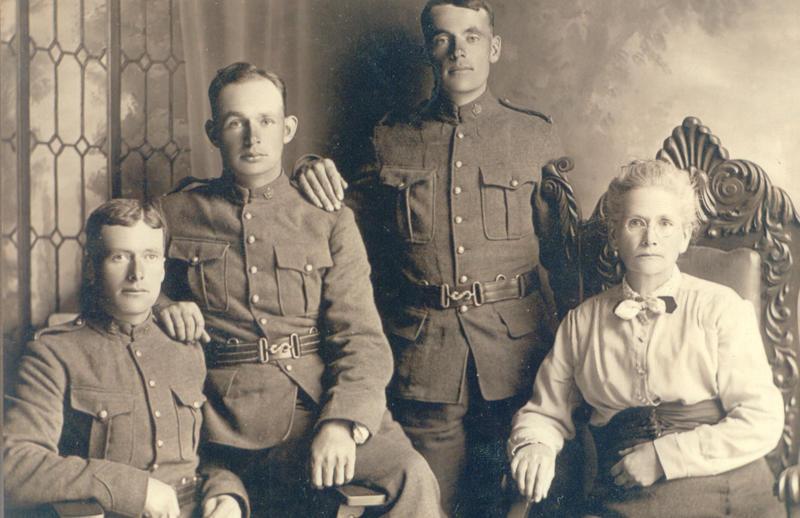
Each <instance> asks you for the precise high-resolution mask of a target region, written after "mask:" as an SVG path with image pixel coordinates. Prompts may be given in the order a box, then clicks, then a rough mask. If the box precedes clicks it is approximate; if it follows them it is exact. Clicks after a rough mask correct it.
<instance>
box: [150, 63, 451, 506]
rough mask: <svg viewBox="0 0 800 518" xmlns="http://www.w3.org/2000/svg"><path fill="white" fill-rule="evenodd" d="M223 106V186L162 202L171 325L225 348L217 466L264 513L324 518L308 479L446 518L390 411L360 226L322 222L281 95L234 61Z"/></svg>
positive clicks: (224, 74)
mask: <svg viewBox="0 0 800 518" xmlns="http://www.w3.org/2000/svg"><path fill="white" fill-rule="evenodd" d="M209 100H210V102H211V109H212V119H211V120H209V121H208V122H207V123H206V130H207V133H208V136H209V139H210V140H211V142H212V143H213V144H214V145H215V146H217V147H218V148H219V150H220V154H221V156H222V162H223V173H222V176H221V177H219V178H215V179H212V180H210V181H199V180H198V181H193V180H190V181H189V183H188V184H186V185H184V186H183V187H182V188H179V189H178V190H177V191H176V192H174V193H173V194H170V195H168V196H166V197H164V198H162V199H160V200H159V204H160V206H161V207H162V209H163V210H164V213H165V215H166V218H167V221H168V222H169V224H170V231H171V242H170V245H169V249H168V253H167V256H168V271H169V272H170V274H169V281H171V282H168V283H167V285H168V289H167V290H166V292H167V294H168V295H169V296H170V297H171V299H172V300H174V301H180V302H177V303H173V304H169V303H166V304H165V305H164V309H163V310H162V312H161V315H162V318H163V320H164V322H165V323H166V325H167V326H168V327H171V328H172V331H173V332H174V333H175V334H176V335H177V336H180V337H181V338H190V339H191V338H199V337H200V336H201V335H202V334H203V332H201V330H202V329H204V330H205V331H207V333H208V334H209V335H210V339H211V341H210V342H209V343H208V344H207V345H206V355H207V359H208V362H209V365H208V366H209V381H208V384H207V392H206V393H207V396H208V398H209V403H208V408H207V409H206V419H207V422H208V425H209V434H208V436H209V440H210V441H211V442H212V443H213V444H214V447H213V448H212V450H213V452H214V455H215V456H216V457H224V458H225V459H227V460H228V461H229V462H230V464H231V467H232V468H233V469H234V471H236V472H237V473H239V474H240V475H241V476H242V477H243V479H244V480H245V483H246V485H247V487H248V491H250V492H251V497H252V500H253V506H254V509H255V513H256V514H258V513H259V511H264V512H268V513H270V516H274V515H286V516H310V515H311V513H312V509H309V508H308V503H309V501H310V500H311V498H309V497H312V496H313V495H314V493H315V492H311V493H307V494H306V495H305V496H304V494H303V492H304V490H305V488H306V487H310V486H309V484H308V482H309V480H310V482H311V483H312V484H313V486H316V487H318V488H321V487H329V486H333V485H341V484H345V483H347V482H349V481H350V480H356V481H360V482H362V483H364V484H368V485H372V486H376V487H378V488H381V489H382V490H383V491H384V492H385V493H386V494H387V496H388V505H387V507H386V508H385V509H383V510H382V511H383V512H384V513H385V515H386V516H397V517H407V516H414V517H426V516H439V514H440V505H439V496H438V487H437V484H436V479H435V477H434V475H433V474H432V473H431V471H430V468H429V467H428V466H427V464H426V463H425V460H424V459H423V458H422V457H421V456H420V455H419V454H418V453H417V452H415V451H414V449H413V447H412V446H411V443H410V442H409V440H408V438H407V437H406V436H405V435H404V434H403V431H402V428H401V427H400V426H399V425H398V424H397V423H395V422H394V421H393V420H392V419H391V415H390V414H389V413H388V411H387V410H386V399H385V392H384V391H385V388H386V384H387V383H388V381H389V378H390V376H391V373H392V357H391V352H390V349H389V345H388V343H387V341H386V338H385V336H384V335H383V332H382V329H381V322H380V319H379V317H378V313H377V310H376V309H375V306H374V302H373V295H372V287H371V285H370V281H369V264H368V261H367V256H366V253H365V250H364V246H363V244H362V241H361V237H360V235H359V232H358V229H357V227H356V224H355V221H354V217H353V213H352V212H351V211H349V210H343V211H341V212H338V213H323V212H320V211H319V210H317V209H316V208H315V207H314V206H313V205H311V204H310V203H308V202H306V201H305V200H304V199H303V197H302V195H301V194H300V193H299V192H298V191H297V190H296V189H295V188H294V187H293V186H292V185H291V184H290V183H289V179H288V178H287V177H286V176H285V175H284V174H283V172H282V166H281V159H282V156H283V147H284V144H286V143H288V142H289V141H291V140H292V138H293V137H294V135H295V131H296V129H297V118H296V117H294V116H291V115H286V114H285V106H286V104H285V103H286V92H285V87H284V84H283V82H282V81H281V80H280V78H279V77H277V76H276V75H275V74H273V73H270V72H265V71H263V70H260V69H258V68H256V67H254V66H253V65H250V64H248V63H234V64H232V65H229V66H228V67H226V68H224V69H222V70H220V71H219V72H218V73H217V76H216V77H215V78H214V80H213V81H212V82H211V85H210V87H209ZM170 284H171V285H170ZM196 305H199V306H200V307H201V308H202V315H199V314H196V312H195V310H196V307H197V306H196ZM294 504H297V505H298V506H299V507H300V508H299V509H296V508H294V507H293V506H294ZM259 505H260V507H258V506H259Z"/></svg>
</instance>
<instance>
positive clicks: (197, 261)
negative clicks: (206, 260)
mask: <svg viewBox="0 0 800 518" xmlns="http://www.w3.org/2000/svg"><path fill="white" fill-rule="evenodd" d="M199 262H200V258H199V257H197V256H194V257H192V264H197V263H199Z"/></svg>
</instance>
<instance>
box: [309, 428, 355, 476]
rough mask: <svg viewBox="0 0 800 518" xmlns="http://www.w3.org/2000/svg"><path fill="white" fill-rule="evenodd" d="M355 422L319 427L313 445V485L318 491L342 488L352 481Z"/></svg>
mask: <svg viewBox="0 0 800 518" xmlns="http://www.w3.org/2000/svg"><path fill="white" fill-rule="evenodd" d="M351 429H352V423H350V422H349V421H344V420H338V419H332V420H330V421H325V422H324V423H323V424H322V426H320V427H319V430H318V431H317V435H316V436H315V437H314V440H313V441H312V442H311V483H312V484H313V485H314V487H316V488H323V487H331V486H334V485H336V486H341V485H342V484H347V483H348V482H350V481H351V480H353V475H354V473H355V468H356V442H355V441H354V440H353V435H352V432H351Z"/></svg>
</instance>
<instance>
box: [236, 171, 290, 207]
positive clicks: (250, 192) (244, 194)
mask: <svg viewBox="0 0 800 518" xmlns="http://www.w3.org/2000/svg"><path fill="white" fill-rule="evenodd" d="M226 182H227V183H228V186H227V192H228V193H229V194H230V196H231V198H232V199H233V200H234V201H236V202H239V203H255V202H267V201H270V200H272V199H273V198H275V197H276V196H280V195H281V194H283V193H284V192H285V191H286V190H287V189H289V188H290V187H291V183H289V178H288V177H287V176H286V174H285V173H284V172H283V171H281V174H280V175H278V177H277V178H275V179H274V180H272V181H271V182H270V183H268V184H266V185H262V186H261V187H256V188H255V189H248V188H247V187H242V186H241V185H239V184H237V183H236V182H235V181H234V179H233V177H226Z"/></svg>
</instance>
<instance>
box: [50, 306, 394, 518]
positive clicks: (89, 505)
mask: <svg viewBox="0 0 800 518" xmlns="http://www.w3.org/2000/svg"><path fill="white" fill-rule="evenodd" d="M77 317H78V315H77V314H76V313H53V314H51V315H50V316H49V317H48V318H47V325H48V326H55V325H59V324H64V323H66V322H70V321H72V320H75V319H76V318H77ZM327 492H328V493H329V494H330V496H331V498H332V499H333V500H334V501H335V505H336V518H358V517H359V516H362V515H363V514H364V513H365V512H366V510H367V508H368V507H380V506H383V505H386V495H385V494H383V493H381V492H379V491H375V490H373V489H371V488H368V487H364V486H361V485H358V484H347V485H345V486H339V487H336V488H333V489H331V490H328V491H327ZM50 508H51V509H50V511H52V512H45V514H51V515H54V516H57V517H59V518H103V516H105V513H104V511H103V508H102V507H101V506H100V504H98V503H97V502H95V501H94V500H77V501H66V502H56V503H54V504H52V505H51V506H50Z"/></svg>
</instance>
